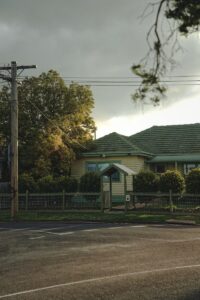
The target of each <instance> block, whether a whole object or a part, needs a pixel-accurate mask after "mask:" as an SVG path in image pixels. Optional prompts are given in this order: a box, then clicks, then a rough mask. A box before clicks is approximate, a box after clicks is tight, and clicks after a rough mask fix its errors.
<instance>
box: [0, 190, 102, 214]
mask: <svg viewBox="0 0 200 300" xmlns="http://www.w3.org/2000/svg"><path fill="white" fill-rule="evenodd" d="M100 202H101V201H100V193H65V192H64V191H63V192H62V193H42V194H38V193H28V192H26V193H22V194H21V193H20V194H19V210H37V211H39V210H69V209H100V207H101V203H100ZM10 208H11V195H10V194H5V193H4V194H2V193H1V194H0V210H8V209H10Z"/></svg>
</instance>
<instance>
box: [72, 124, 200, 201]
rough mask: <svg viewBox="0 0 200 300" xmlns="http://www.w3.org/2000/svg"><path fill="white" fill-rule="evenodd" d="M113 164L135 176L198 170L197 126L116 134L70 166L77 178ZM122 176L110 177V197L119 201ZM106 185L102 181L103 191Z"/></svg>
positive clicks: (199, 142) (199, 140) (129, 184)
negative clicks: (150, 171) (111, 193)
mask: <svg viewBox="0 0 200 300" xmlns="http://www.w3.org/2000/svg"><path fill="white" fill-rule="evenodd" d="M113 163H116V164H120V165H123V166H125V167H127V168H130V169H131V170H133V171H134V172H135V173H138V172H139V171H140V170H152V171H154V172H155V173H158V174H160V173H163V172H165V171H166V170H172V169H177V170H179V171H180V172H181V173H182V174H184V175H186V174H188V172H189V171H190V170H191V169H192V168H196V167H200V124H199V123H198V124H187V125H169V126H153V127H151V128H149V129H146V130H144V131H141V132H139V133H137V134H134V135H132V136H129V137H128V136H123V135H120V134H118V133H116V132H113V133H111V134H108V135H106V136H104V137H102V138H100V139H97V140H95V141H94V142H93V145H92V148H91V149H90V150H87V151H85V152H83V153H82V155H81V157H80V158H79V159H77V160H76V161H75V162H74V164H73V166H72V176H74V177H76V178H80V177H81V176H82V175H83V174H84V173H85V172H88V171H102V170H103V169H105V168H107V167H108V166H109V165H111V164H113ZM122 177H123V175H122V174H120V173H115V174H114V175H113V177H112V181H113V195H115V198H116V199H117V198H120V197H121V195H122V194H123V191H124V183H123V178H122ZM108 189H109V183H108V182H106V181H105V182H104V190H108ZM127 190H129V191H132V190H133V187H132V178H131V176H128V177H127Z"/></svg>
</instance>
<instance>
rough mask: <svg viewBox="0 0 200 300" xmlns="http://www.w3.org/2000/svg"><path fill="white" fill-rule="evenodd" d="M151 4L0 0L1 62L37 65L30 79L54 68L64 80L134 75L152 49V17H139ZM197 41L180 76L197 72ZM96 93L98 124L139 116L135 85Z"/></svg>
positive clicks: (135, 1) (180, 92)
mask: <svg viewBox="0 0 200 300" xmlns="http://www.w3.org/2000/svg"><path fill="white" fill-rule="evenodd" d="M148 2H149V1H146V0H141V1H138V0H57V1H55V0H17V1H13V0H6V1H5V0H0V38H1V40H2V41H3V42H2V43H1V44H0V53H1V58H0V62H1V64H2V63H9V62H10V61H11V60H17V61H18V62H19V63H23V64H30V63H31V64H32V63H34V64H37V65H38V70H37V71H31V72H29V73H28V74H29V75H31V74H38V73H41V72H43V71H47V70H49V69H55V70H57V71H59V72H60V73H61V75H62V76H90V77H94V76H114V77H116V76H117V77H120V76H121V77H122V76H132V73H131V71H130V68H131V65H132V64H133V63H137V62H138V61H139V59H140V58H141V57H142V56H143V55H145V53H146V51H147V45H146V41H145V35H146V32H147V30H148V27H149V25H150V24H151V22H152V18H153V16H151V17H150V18H148V19H145V20H144V21H143V22H141V21H140V20H139V18H138V17H139V16H140V15H141V13H142V11H143V10H144V8H145V6H146V4H147V3H148ZM190 43H191V45H192V46H190ZM198 43H199V41H193V40H192V42H191V41H190V42H188V44H187V45H186V46H187V47H186V48H187V49H188V51H191V53H192V54H193V60H192V61H191V60H190V59H189V58H188V56H187V54H184V56H183V58H184V57H187V59H185V60H184V59H183V58H182V56H181V54H180V56H179V58H180V62H181V65H182V66H183V65H184V67H182V68H181V67H178V68H177V71H176V72H179V70H180V73H181V74H182V73H184V72H186V73H187V74H188V73H194V72H197V66H198V63H197V59H198V57H199V50H197V49H199V46H198V45H199V44H198ZM185 55H186V56H185ZM26 74H27V73H26ZM92 90H93V92H94V97H95V101H96V103H95V110H94V116H95V118H96V119H98V120H105V119H107V118H110V117H112V116H113V115H115V116H118V115H121V114H123V115H128V114H133V113H137V112H138V109H137V108H136V106H134V105H133V103H132V101H131V94H132V93H133V91H134V88H132V87H127V88H126V87H122V88H119V87H113V88H112V87H109V88H108V87H105V88H103V87H102V88H100V87H98V88H95V87H92ZM188 90H189V89H187V91H188ZM183 93H184V94H185V93H186V89H182V88H180V89H179V90H178V91H176V92H175V91H170V92H169V95H170V98H171V99H172V98H173V97H174V98H176V99H177V101H178V100H179V99H181V98H182V97H183V95H184V94H183ZM174 98H173V99H174ZM166 103H170V101H168V102H167V101H166ZM148 109H152V108H151V107H150V108H148Z"/></svg>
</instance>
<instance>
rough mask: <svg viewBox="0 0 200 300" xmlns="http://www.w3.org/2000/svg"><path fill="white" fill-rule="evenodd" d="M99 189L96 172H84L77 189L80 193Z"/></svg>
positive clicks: (96, 191) (95, 191)
mask: <svg viewBox="0 0 200 300" xmlns="http://www.w3.org/2000/svg"><path fill="white" fill-rule="evenodd" d="M100 189H101V180H100V176H99V174H98V173H97V172H88V173H85V174H84V175H83V176H81V178H80V184H79V190H80V192H82V193H87V192H89V193H99V192H100Z"/></svg>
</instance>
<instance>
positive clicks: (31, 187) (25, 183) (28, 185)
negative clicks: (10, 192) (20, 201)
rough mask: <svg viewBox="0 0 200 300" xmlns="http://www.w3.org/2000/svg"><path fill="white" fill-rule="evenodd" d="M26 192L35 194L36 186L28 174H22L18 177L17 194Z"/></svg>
mask: <svg viewBox="0 0 200 300" xmlns="http://www.w3.org/2000/svg"><path fill="white" fill-rule="evenodd" d="M27 190H28V191H29V192H37V191H38V185H37V183H36V182H35V180H34V178H33V177H32V176H31V175H30V174H27V173H24V174H21V175H20V176H19V192H21V193H24V192H26V191H27Z"/></svg>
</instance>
